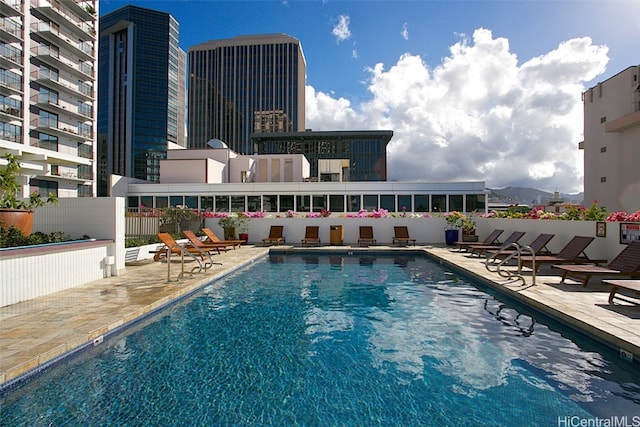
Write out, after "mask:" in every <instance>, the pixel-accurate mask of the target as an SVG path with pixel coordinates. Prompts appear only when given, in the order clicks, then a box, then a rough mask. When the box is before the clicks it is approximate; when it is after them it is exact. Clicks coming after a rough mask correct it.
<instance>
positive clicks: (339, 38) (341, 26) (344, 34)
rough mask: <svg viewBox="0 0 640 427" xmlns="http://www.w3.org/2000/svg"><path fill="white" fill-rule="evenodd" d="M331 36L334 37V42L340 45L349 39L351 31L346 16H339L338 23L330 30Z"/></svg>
mask: <svg viewBox="0 0 640 427" xmlns="http://www.w3.org/2000/svg"><path fill="white" fill-rule="evenodd" d="M331 34H333V35H334V36H336V42H338V43H340V42H343V41H345V40H347V39H348V38H349V37H351V30H349V17H348V16H347V15H340V16H339V17H338V22H337V23H336V25H335V26H334V27H333V30H331Z"/></svg>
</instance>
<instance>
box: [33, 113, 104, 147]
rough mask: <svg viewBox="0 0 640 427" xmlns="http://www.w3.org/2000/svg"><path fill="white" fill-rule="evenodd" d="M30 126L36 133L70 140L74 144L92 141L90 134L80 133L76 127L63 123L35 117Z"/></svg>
mask: <svg viewBox="0 0 640 427" xmlns="http://www.w3.org/2000/svg"><path fill="white" fill-rule="evenodd" d="M31 126H32V128H33V129H34V130H36V131H38V132H44V133H46V134H49V135H54V136H57V137H59V138H66V139H71V140H73V141H76V142H85V141H93V135H92V133H91V132H80V131H79V130H78V127H77V126H74V125H71V124H68V123H64V122H56V121H54V120H50V119H42V118H40V117H37V118H36V119H34V120H32V121H31Z"/></svg>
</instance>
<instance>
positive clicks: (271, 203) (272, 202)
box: [262, 195, 278, 212]
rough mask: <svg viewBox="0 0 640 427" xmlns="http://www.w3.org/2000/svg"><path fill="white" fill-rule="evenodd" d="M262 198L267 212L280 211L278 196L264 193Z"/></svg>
mask: <svg viewBox="0 0 640 427" xmlns="http://www.w3.org/2000/svg"><path fill="white" fill-rule="evenodd" d="M262 200H263V203H264V210H265V211H266V212H278V196H276V195H264V196H263V199H262Z"/></svg>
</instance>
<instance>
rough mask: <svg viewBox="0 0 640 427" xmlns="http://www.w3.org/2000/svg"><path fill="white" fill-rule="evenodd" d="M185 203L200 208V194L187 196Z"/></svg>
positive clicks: (190, 206) (193, 207)
mask: <svg viewBox="0 0 640 427" xmlns="http://www.w3.org/2000/svg"><path fill="white" fill-rule="evenodd" d="M184 204H185V205H187V207H188V208H189V209H198V196H185V198H184Z"/></svg>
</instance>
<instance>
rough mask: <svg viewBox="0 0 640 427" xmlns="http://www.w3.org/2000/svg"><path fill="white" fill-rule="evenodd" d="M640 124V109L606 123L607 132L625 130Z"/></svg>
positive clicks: (605, 129)
mask: <svg viewBox="0 0 640 427" xmlns="http://www.w3.org/2000/svg"><path fill="white" fill-rule="evenodd" d="M638 125H640V111H635V112H633V113H631V114H627V115H626V116H622V117H620V118H619V119H615V120H611V121H609V122H607V123H605V124H604V131H605V132H623V131H625V130H627V129H629V128H631V127H634V126H638Z"/></svg>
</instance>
